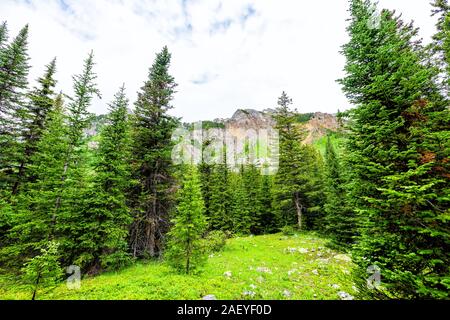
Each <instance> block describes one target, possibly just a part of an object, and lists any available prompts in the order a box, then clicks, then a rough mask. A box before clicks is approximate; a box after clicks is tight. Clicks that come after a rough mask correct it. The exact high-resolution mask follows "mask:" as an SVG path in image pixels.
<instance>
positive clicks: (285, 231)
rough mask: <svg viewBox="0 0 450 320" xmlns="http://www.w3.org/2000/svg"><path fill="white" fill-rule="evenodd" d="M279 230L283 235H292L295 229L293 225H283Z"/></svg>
mask: <svg viewBox="0 0 450 320" xmlns="http://www.w3.org/2000/svg"><path fill="white" fill-rule="evenodd" d="M280 231H281V233H283V234H284V235H285V236H293V235H294V234H295V233H296V232H297V229H296V228H295V227H293V226H284V227H282V228H281V229H280Z"/></svg>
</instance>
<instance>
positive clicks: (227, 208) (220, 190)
mask: <svg viewBox="0 0 450 320" xmlns="http://www.w3.org/2000/svg"><path fill="white" fill-rule="evenodd" d="M210 179H211V180H210V192H211V196H210V200H209V214H210V215H209V217H208V218H209V224H210V227H211V228H212V229H213V230H222V231H233V228H234V224H233V217H232V209H231V194H230V191H231V188H230V171H229V169H228V167H227V165H226V160H225V163H221V164H216V165H213V166H212V172H211V178H210Z"/></svg>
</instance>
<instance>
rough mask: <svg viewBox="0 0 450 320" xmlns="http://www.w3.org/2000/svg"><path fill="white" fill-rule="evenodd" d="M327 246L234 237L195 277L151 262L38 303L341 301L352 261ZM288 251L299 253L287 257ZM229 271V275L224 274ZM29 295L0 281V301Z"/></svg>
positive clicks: (311, 240)
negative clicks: (211, 297) (207, 297)
mask: <svg viewBox="0 0 450 320" xmlns="http://www.w3.org/2000/svg"><path fill="white" fill-rule="evenodd" d="M325 244H326V240H324V239H321V238H319V237H317V236H316V235H314V234H311V233H302V234H298V235H294V236H289V237H287V236H283V235H281V234H275V235H264V236H255V237H240V238H234V239H230V240H228V243H227V245H226V247H225V249H224V250H223V251H222V252H219V253H215V254H214V255H213V256H210V257H209V259H208V262H207V264H206V265H205V267H204V268H203V270H202V272H201V273H199V274H197V275H182V274H176V273H174V271H173V270H172V269H171V268H170V267H168V266H167V265H166V264H165V263H163V262H158V261H151V262H148V263H138V264H136V265H133V266H131V267H129V268H127V269H124V270H122V271H120V272H117V273H105V274H102V275H99V276H97V277H91V278H85V279H83V280H82V282H81V288H80V289H79V290H69V289H67V287H66V285H65V284H61V285H60V286H58V287H57V288H55V289H54V290H51V291H48V292H39V293H38V295H37V299H201V298H202V297H203V296H205V295H207V294H213V295H215V296H216V298H217V299H224V300H227V299H339V296H338V294H337V293H338V292H339V291H345V292H347V293H349V294H351V295H354V294H355V292H354V289H353V288H352V286H353V283H352V279H351V275H350V270H351V268H352V263H351V262H348V261H342V260H339V259H336V258H335V256H336V255H337V254H338V253H337V252H335V251H332V250H330V249H328V248H326V247H325ZM289 248H296V249H297V250H296V252H293V253H290V252H289V251H288V249H289ZM298 248H303V249H308V252H307V253H300V252H298ZM302 251H304V250H302ZM258 268H259V269H258ZM228 271H230V272H231V277H227V276H226V275H224V273H225V272H228ZM333 285H334V286H333ZM337 286H339V288H338V287H337ZM245 291H252V292H253V293H254V295H253V296H252V295H248V294H247V295H246V294H245V293H244V292H245ZM30 296H31V292H30V291H29V289H27V288H26V287H24V286H23V285H19V284H13V283H12V282H11V280H7V279H6V278H5V277H3V278H0V299H30Z"/></svg>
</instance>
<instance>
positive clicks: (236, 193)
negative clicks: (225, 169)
mask: <svg viewBox="0 0 450 320" xmlns="http://www.w3.org/2000/svg"><path fill="white" fill-rule="evenodd" d="M228 188H229V194H230V205H229V209H230V213H229V215H230V218H231V231H233V232H234V233H236V234H241V235H246V234H249V233H250V229H251V227H252V216H251V211H250V200H249V198H248V193H247V189H246V186H245V184H244V179H243V168H241V170H240V171H239V172H230V173H229V175H228Z"/></svg>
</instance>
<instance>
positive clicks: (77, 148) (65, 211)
mask: <svg viewBox="0 0 450 320" xmlns="http://www.w3.org/2000/svg"><path fill="white" fill-rule="evenodd" d="M94 66H95V62H94V53H93V51H91V52H90V53H89V54H88V57H87V58H86V59H85V60H84V63H83V69H82V71H81V73H80V74H77V75H74V76H73V77H72V79H73V95H72V96H68V97H67V98H68V99H69V103H68V104H67V125H68V148H67V150H66V151H65V153H64V155H65V162H64V167H63V170H62V171H61V173H60V179H61V182H62V185H61V188H60V189H59V194H58V195H57V197H56V199H55V200H54V212H55V217H54V220H53V222H52V224H53V229H54V235H53V232H52V237H55V238H62V239H64V241H61V248H62V249H61V251H62V257H63V259H65V260H67V261H70V262H71V263H72V262H73V263H75V264H76V265H78V266H80V267H82V268H84V267H86V265H88V264H89V263H90V262H91V260H90V258H91V254H90V252H86V250H85V248H84V247H83V246H79V241H80V240H79V239H80V238H81V237H82V236H83V235H84V231H85V230H84V226H85V224H86V221H85V220H84V219H82V216H80V212H82V210H83V208H84V201H83V199H84V197H85V196H86V192H87V190H89V181H88V170H89V168H88V165H89V163H88V159H87V155H88V145H87V139H86V136H85V133H84V131H85V130H86V129H87V128H88V127H89V125H90V122H91V114H90V113H89V112H88V108H89V107H90V105H91V103H92V100H93V99H94V98H95V97H98V98H101V96H100V92H99V90H98V88H97V84H96V79H97V75H96V73H95V72H94ZM58 220H59V223H57V221H58Z"/></svg>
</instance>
